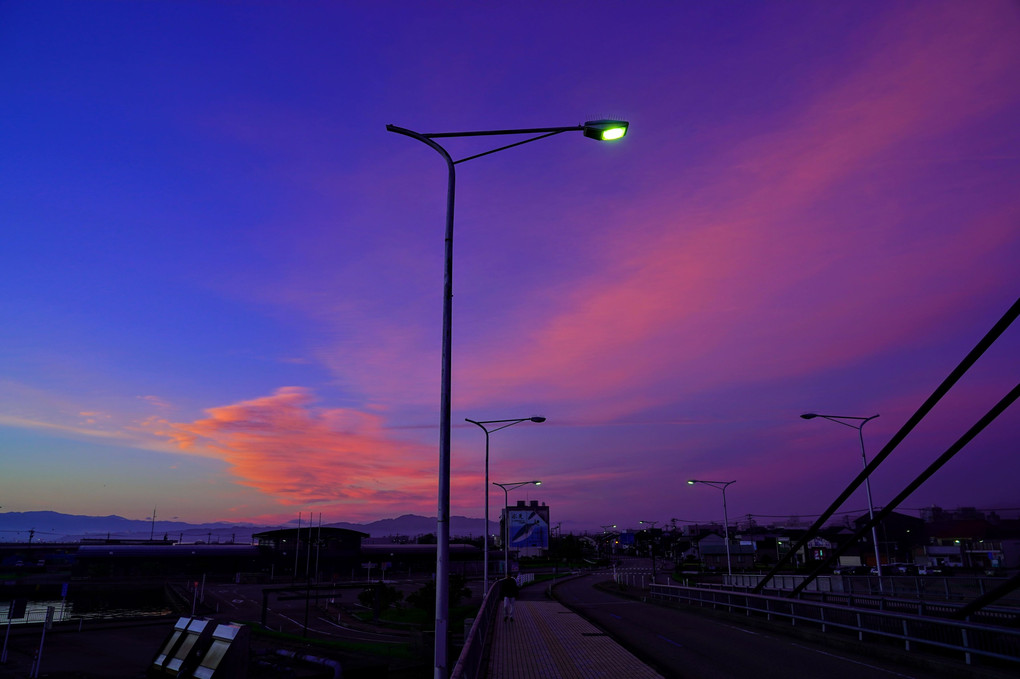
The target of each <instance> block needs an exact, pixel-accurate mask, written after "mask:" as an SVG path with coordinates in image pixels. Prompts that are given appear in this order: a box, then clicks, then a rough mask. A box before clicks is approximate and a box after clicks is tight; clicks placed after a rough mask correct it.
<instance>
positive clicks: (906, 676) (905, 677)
mask: <svg viewBox="0 0 1020 679" xmlns="http://www.w3.org/2000/svg"><path fill="white" fill-rule="evenodd" d="M790 645H791V646H796V647H797V648H803V649H804V650H806V651H814V652H815V653H820V654H822V655H827V656H829V657H830V658H838V659H839V660H846V661H847V662H852V663H854V664H855V665H861V666H863V667H867V668H868V669H871V670H879V671H880V672H885V673H886V674H891V675H893V676H894V677H903V679H916V677H914V676H913V675H910V674H900V673H899V672H893V671H892V670H887V669H885V668H884V667H878V666H877V665H869V664H868V663H866V662H861V661H860V660H854V659H853V658H847V657H846V656H842V655H836V654H835V653H826V652H825V651H819V650H818V649H817V648H811V647H809V646H802V645H800V644H795V643H792V642H791V643H790Z"/></svg>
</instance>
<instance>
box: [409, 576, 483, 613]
mask: <svg viewBox="0 0 1020 679" xmlns="http://www.w3.org/2000/svg"><path fill="white" fill-rule="evenodd" d="M469 596H471V590H470V589H468V588H467V578H465V577H464V576H463V575H461V574H459V573H454V574H452V575H450V598H449V601H450V608H453V607H454V606H456V605H457V604H458V603H460V600H461V599H465V598H467V597H469ZM407 603H409V604H411V605H412V606H414V607H415V608H420V609H422V610H423V611H428V612H430V613H431V614H432V615H433V616H435V611H436V583H435V581H430V582H427V583H425V584H424V585H422V588H421V589H419V590H418V591H417V592H411V593H410V594H408V595H407Z"/></svg>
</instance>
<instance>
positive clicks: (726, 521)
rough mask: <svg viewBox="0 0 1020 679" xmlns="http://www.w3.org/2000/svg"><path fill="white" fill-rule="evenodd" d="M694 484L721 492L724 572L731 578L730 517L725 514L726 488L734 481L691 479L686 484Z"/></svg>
mask: <svg viewBox="0 0 1020 679" xmlns="http://www.w3.org/2000/svg"><path fill="white" fill-rule="evenodd" d="M696 483H701V484H704V485H706V486H712V487H713V488H718V489H719V490H721V491H722V513H723V539H724V540H725V541H726V572H727V573H728V574H729V575H730V577H733V563H732V562H731V561H730V517H729V515H728V514H727V513H726V487H727V486H729V485H730V484H733V483H736V481H701V480H699V479H691V480H689V481H688V482H687V484H688V485H690V486H693V485H694V484H696Z"/></svg>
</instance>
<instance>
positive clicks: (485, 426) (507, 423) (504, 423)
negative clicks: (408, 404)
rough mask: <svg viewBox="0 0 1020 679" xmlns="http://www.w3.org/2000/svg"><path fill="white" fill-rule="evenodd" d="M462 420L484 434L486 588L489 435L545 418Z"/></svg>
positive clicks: (487, 565)
mask: <svg viewBox="0 0 1020 679" xmlns="http://www.w3.org/2000/svg"><path fill="white" fill-rule="evenodd" d="M464 420H465V421H467V422H470V423H471V424H475V425H478V426H479V427H481V428H482V431H484V432H485V567H484V571H483V572H484V576H483V577H484V578H485V586H486V588H488V586H489V434H491V433H492V432H495V431H499V430H500V429H506V428H507V427H512V426H514V425H515V424H520V423H521V422H538V423H542V422H545V418H544V417H538V416H535V417H519V418H516V419H511V420H472V419H469V418H466V417H465V418H464ZM494 424H497V425H499V426H498V427H493V428H492V429H489V425H494Z"/></svg>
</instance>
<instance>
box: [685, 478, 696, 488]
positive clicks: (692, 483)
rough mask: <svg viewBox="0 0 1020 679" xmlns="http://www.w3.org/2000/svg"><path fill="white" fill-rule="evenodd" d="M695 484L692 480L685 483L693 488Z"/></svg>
mask: <svg viewBox="0 0 1020 679" xmlns="http://www.w3.org/2000/svg"><path fill="white" fill-rule="evenodd" d="M695 483H697V481H695V480H694V479H690V480H689V481H687V485H688V486H693V485H694V484H695Z"/></svg>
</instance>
